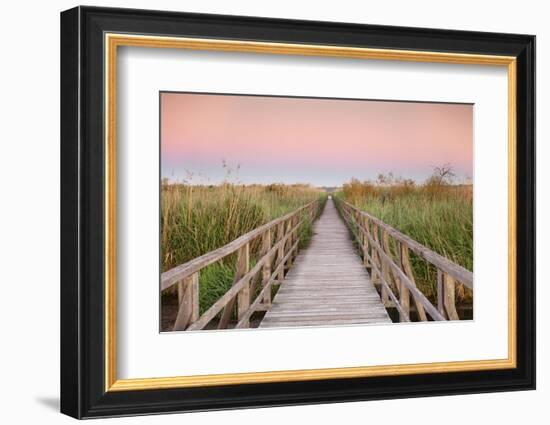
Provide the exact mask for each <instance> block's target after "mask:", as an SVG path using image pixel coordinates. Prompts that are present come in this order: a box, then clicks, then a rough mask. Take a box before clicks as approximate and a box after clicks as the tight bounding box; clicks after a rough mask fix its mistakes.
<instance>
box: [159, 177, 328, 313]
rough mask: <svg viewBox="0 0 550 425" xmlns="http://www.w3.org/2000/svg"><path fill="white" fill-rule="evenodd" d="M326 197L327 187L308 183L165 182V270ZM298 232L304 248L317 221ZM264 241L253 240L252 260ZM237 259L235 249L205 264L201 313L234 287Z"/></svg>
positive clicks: (162, 249) (163, 261)
mask: <svg viewBox="0 0 550 425" xmlns="http://www.w3.org/2000/svg"><path fill="white" fill-rule="evenodd" d="M325 198H326V195H325V193H324V192H321V191H319V190H316V189H314V188H311V187H309V186H305V185H279V184H273V185H268V186H261V185H252V186H244V185H238V184H230V183H226V184H223V185H218V186H197V185H195V186H192V185H183V184H165V185H163V187H162V194H161V256H162V257H161V258H162V261H161V268H162V271H166V270H169V269H171V268H173V267H175V266H177V265H180V264H183V263H185V262H187V261H190V260H192V259H194V258H196V257H199V256H201V255H203V254H205V253H207V252H210V251H212V250H214V249H217V248H219V247H222V246H224V245H226V244H228V243H229V242H231V241H233V240H235V239H236V238H238V237H239V236H242V235H243V234H245V233H247V232H249V231H251V230H253V229H255V228H257V227H258V226H261V225H262V224H265V223H267V222H269V221H271V220H273V219H275V218H277V217H280V216H283V215H284V214H287V213H289V212H291V211H294V210H296V209H297V208H299V207H301V206H303V205H305V204H307V203H308V202H311V201H313V200H315V199H325ZM298 232H299V234H300V238H301V240H300V247H301V248H303V247H304V246H306V245H307V243H308V241H309V239H310V237H311V235H312V232H313V231H312V223H311V222H310V221H307V220H306V222H305V223H304V224H303V225H302V226H300V228H299V230H298ZM259 242H260V241H259V240H258V241H255V242H254V243H252V244H251V266H252V265H253V264H254V263H255V261H257V258H258V254H259V249H260V243H259ZM235 260H236V259H235V255H231V256H228V257H226V258H225V259H224V260H223V261H220V262H217V263H215V264H212V265H210V266H208V267H205V268H204V269H202V270H201V272H200V274H199V287H200V289H199V293H200V295H199V299H200V309H201V313H203V312H204V311H206V310H207V309H208V308H209V307H210V306H211V305H212V304H213V303H214V302H215V301H217V300H218V299H219V298H220V297H221V296H222V295H223V294H224V293H225V292H227V290H228V289H229V288H230V287H231V284H232V282H233V276H234V269H235Z"/></svg>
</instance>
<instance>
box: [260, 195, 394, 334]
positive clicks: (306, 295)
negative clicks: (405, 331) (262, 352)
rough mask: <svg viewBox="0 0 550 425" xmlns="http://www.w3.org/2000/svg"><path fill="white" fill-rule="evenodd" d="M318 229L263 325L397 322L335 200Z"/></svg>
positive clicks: (290, 273)
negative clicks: (369, 271) (357, 250)
mask: <svg viewBox="0 0 550 425" xmlns="http://www.w3.org/2000/svg"><path fill="white" fill-rule="evenodd" d="M313 229H314V235H313V238H312V239H311V241H310V244H309V246H308V247H307V249H305V250H303V251H302V252H301V253H300V254H298V256H297V257H296V259H295V262H294V264H293V266H292V268H291V269H290V271H289V272H288V274H287V275H286V276H285V279H284V281H283V283H282V284H281V287H280V288H279V291H278V292H277V295H275V297H274V299H273V302H272V306H271V308H270V309H269V310H268V311H267V313H266V314H265V317H264V318H263V320H262V322H261V323H260V327H262V328H274V327H291V326H319V325H326V326H334V325H346V324H349V325H351V324H361V323H391V319H390V317H389V316H388V313H387V311H386V309H385V308H384V305H383V304H382V301H381V300H380V296H379V295H378V292H377V291H376V289H375V288H374V285H373V283H372V281H371V279H370V276H369V273H368V272H367V270H366V269H365V267H364V266H363V263H362V260H361V258H360V257H359V255H358V254H357V252H356V250H355V249H354V247H353V244H352V241H351V239H350V235H349V231H348V228H347V227H346V225H345V223H344V222H343V221H342V219H341V218H340V216H339V215H338V211H337V210H336V207H335V206H334V202H333V201H332V199H328V201H327V204H326V206H325V209H324V211H323V214H322V215H321V217H320V218H319V219H318V220H317V222H316V223H315V225H314V228H313Z"/></svg>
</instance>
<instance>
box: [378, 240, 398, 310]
mask: <svg viewBox="0 0 550 425" xmlns="http://www.w3.org/2000/svg"><path fill="white" fill-rule="evenodd" d="M376 230H377V232H376V233H378V229H376ZM388 238H389V236H388V232H386V231H385V230H384V229H382V250H383V251H384V252H385V253H386V254H387V255H388V257H390V258H391V253H390V245H389V239H388ZM379 258H380V262H381V263H382V265H381V266H382V277H383V278H384V280H385V281H386V284H387V285H388V286H389V285H390V265H389V264H388V263H387V261H386V260H383V259H382V256H380V257H379ZM397 289H398V290H399V293H401V288H397ZM381 298H382V302H383V303H384V305H387V304H388V302H389V296H388V290H387V289H386V285H382V297H381Z"/></svg>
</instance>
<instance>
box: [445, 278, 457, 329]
mask: <svg viewBox="0 0 550 425" xmlns="http://www.w3.org/2000/svg"><path fill="white" fill-rule="evenodd" d="M455 283H456V282H455V280H454V278H453V277H452V276H450V275H448V274H447V273H443V304H444V305H445V310H446V311H447V317H448V318H449V320H459V317H458V313H457V311H456V298H455V297H456V295H455V294H456V284H455Z"/></svg>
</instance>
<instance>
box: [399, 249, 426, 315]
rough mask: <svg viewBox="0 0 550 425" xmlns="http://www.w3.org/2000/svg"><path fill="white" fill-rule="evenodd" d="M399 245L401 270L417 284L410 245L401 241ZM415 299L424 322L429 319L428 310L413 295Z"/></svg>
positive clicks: (417, 309)
mask: <svg viewBox="0 0 550 425" xmlns="http://www.w3.org/2000/svg"><path fill="white" fill-rule="evenodd" d="M399 247H400V248H399V252H400V259H401V270H403V272H405V274H406V275H407V277H408V278H409V280H410V281H411V283H412V284H413V285H415V286H416V281H415V280H414V273H413V270H412V266H411V261H410V257H409V247H408V246H407V245H405V244H404V243H401V242H399ZM405 289H406V288H405ZM406 290H407V292H409V290H408V289H406ZM413 300H414V304H415V306H416V312H417V314H418V317H419V318H420V320H421V321H423V322H425V321H427V320H428V318H427V317H426V311H425V310H424V306H423V305H422V304H421V303H420V302H419V301H418V300H417V299H416V298H415V297H413Z"/></svg>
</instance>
